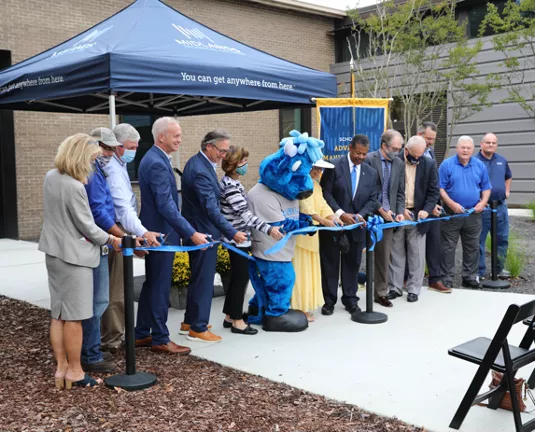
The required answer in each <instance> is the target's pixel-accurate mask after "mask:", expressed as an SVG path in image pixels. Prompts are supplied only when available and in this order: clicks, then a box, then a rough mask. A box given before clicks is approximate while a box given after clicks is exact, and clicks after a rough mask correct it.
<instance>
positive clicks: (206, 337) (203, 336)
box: [186, 329, 222, 343]
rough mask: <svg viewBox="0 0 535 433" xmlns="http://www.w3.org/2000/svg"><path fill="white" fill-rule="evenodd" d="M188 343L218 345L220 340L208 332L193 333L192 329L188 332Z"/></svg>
mask: <svg viewBox="0 0 535 433" xmlns="http://www.w3.org/2000/svg"><path fill="white" fill-rule="evenodd" d="M186 338H187V339H188V340H189V341H199V342H201V343H219V342H220V341H221V340H222V338H221V337H220V336H219V335H215V334H213V333H212V332H210V331H204V332H195V331H194V330H193V329H192V330H190V331H189V334H188V336H187V337H186Z"/></svg>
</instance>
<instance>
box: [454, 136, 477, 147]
mask: <svg viewBox="0 0 535 433" xmlns="http://www.w3.org/2000/svg"><path fill="white" fill-rule="evenodd" d="M463 141H469V142H470V143H472V146H473V145H474V140H472V137H470V136H469V135H461V136H460V137H459V139H458V140H457V146H458V145H459V144H461V142H463Z"/></svg>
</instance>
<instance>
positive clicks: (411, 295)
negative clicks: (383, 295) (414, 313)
mask: <svg viewBox="0 0 535 433" xmlns="http://www.w3.org/2000/svg"><path fill="white" fill-rule="evenodd" d="M417 300H418V295H417V294H416V293H409V294H408V295H407V302H416V301H417Z"/></svg>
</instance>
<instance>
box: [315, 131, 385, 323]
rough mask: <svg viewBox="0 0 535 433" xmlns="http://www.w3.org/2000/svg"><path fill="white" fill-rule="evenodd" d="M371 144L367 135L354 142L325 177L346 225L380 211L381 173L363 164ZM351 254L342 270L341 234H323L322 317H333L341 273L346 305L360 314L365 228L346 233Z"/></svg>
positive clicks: (333, 204) (333, 205)
mask: <svg viewBox="0 0 535 433" xmlns="http://www.w3.org/2000/svg"><path fill="white" fill-rule="evenodd" d="M369 148H370V141H369V140H368V137H366V136H365V135H363V134H357V135H355V136H354V137H353V139H352V140H351V144H350V146H349V153H348V154H347V156H343V157H341V158H338V159H335V160H334V161H331V162H332V163H333V165H334V169H332V170H326V171H325V172H324V174H323V176H322V178H321V182H320V185H321V188H322V190H323V197H324V198H325V200H326V201H327V203H328V204H329V206H330V207H331V209H332V210H333V211H334V213H335V215H336V216H337V217H338V218H340V219H341V220H342V222H343V223H344V224H345V225H350V224H355V223H357V222H364V221H366V218H367V216H368V215H372V214H373V213H374V212H375V211H376V210H377V203H378V202H377V190H376V188H375V185H376V184H377V174H376V173H375V170H373V169H372V168H371V167H370V166H368V165H366V164H362V162H363V161H364V159H365V158H366V155H367V154H368V150H369ZM346 234H347V237H348V240H349V251H348V252H347V253H345V254H342V259H341V260H342V266H341V271H340V253H341V251H340V250H341V246H340V236H341V235H340V234H339V233H337V234H334V235H333V232H328V231H320V232H319V241H320V267H321V283H322V289H323V298H324V302H325V305H323V308H322V309H321V314H323V315H325V316H330V315H331V314H333V312H334V305H335V304H336V300H337V295H338V281H339V278H340V273H341V280H342V292H343V295H342V303H343V304H344V306H345V308H346V310H347V311H349V313H350V314H352V313H355V312H358V311H360V308H359V307H358V304H357V301H358V298H357V289H358V286H357V281H358V275H359V267H360V261H361V258H362V250H363V249H364V247H365V245H366V233H365V230H364V229H361V228H357V229H354V230H351V231H349V232H347V233H346Z"/></svg>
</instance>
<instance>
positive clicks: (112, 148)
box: [98, 141, 116, 152]
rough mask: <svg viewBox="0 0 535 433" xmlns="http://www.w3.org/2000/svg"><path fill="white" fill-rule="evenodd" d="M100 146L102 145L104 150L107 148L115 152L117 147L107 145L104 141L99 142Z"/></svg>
mask: <svg viewBox="0 0 535 433" xmlns="http://www.w3.org/2000/svg"><path fill="white" fill-rule="evenodd" d="M98 144H99V146H100V147H102V148H103V149H104V150H107V151H108V152H115V150H116V149H115V147H110V146H107V145H105V144H104V143H103V142H102V141H99V142H98Z"/></svg>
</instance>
